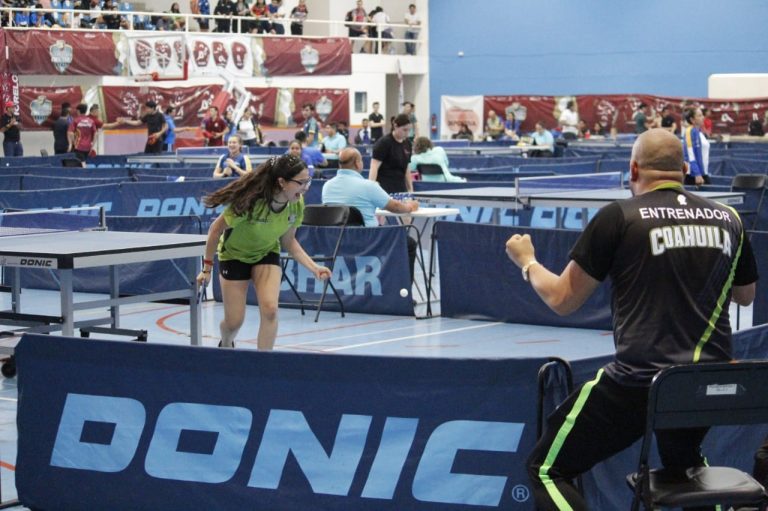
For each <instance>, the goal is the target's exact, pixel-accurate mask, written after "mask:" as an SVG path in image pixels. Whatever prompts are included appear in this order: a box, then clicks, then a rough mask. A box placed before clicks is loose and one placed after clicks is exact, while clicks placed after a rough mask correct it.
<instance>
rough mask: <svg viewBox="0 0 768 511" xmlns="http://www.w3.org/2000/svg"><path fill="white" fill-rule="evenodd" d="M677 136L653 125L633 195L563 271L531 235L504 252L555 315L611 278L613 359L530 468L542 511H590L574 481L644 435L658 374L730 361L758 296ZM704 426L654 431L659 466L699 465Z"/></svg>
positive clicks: (569, 406)
mask: <svg viewBox="0 0 768 511" xmlns="http://www.w3.org/2000/svg"><path fill="white" fill-rule="evenodd" d="M685 170H686V169H685V163H684V161H683V154H682V146H681V144H680V140H679V139H677V137H675V136H674V135H673V134H671V133H669V132H668V131H666V130H664V129H661V128H658V129H651V130H649V131H647V132H645V133H643V134H642V135H640V136H639V137H638V138H637V141H636V142H635V145H634V147H633V148H632V158H631V161H630V187H631V188H632V193H633V195H634V197H633V198H631V199H627V200H622V201H617V202H614V203H612V204H610V205H608V206H606V207H604V208H603V209H601V210H600V211H599V212H598V213H597V215H595V217H594V218H593V220H592V221H591V222H590V224H589V226H588V227H587V229H586V230H585V231H584V233H583V234H582V235H581V237H580V238H579V240H578V241H577V242H576V245H575V246H574V247H573V249H572V250H571V253H570V257H571V261H570V262H569V263H568V265H567V266H566V268H565V270H563V273H562V274H561V275H556V274H554V273H552V272H550V271H549V270H547V269H546V268H544V267H543V266H542V265H541V264H539V263H538V262H536V258H535V252H534V247H533V244H532V242H531V238H530V236H528V235H525V236H520V235H518V234H516V235H513V236H512V237H511V238H510V239H509V240H508V241H507V245H506V249H507V254H508V255H509V257H510V259H512V261H514V263H515V264H517V265H518V266H519V267H521V268H522V270H523V277H524V278H526V279H527V280H530V282H531V285H532V286H533V288H534V290H535V291H536V293H537V294H538V295H539V296H540V297H541V299H542V300H544V302H545V303H546V304H547V305H549V306H550V308H552V309H553V310H554V311H555V312H557V313H558V314H570V313H571V312H573V311H575V310H577V309H578V308H579V307H580V306H581V305H582V304H583V303H584V302H585V301H586V300H587V298H588V297H589V296H590V295H591V294H592V292H593V291H594V290H595V289H596V288H597V286H598V285H599V284H600V281H602V280H603V279H605V277H607V276H610V277H611V283H612V290H611V294H612V298H611V299H612V310H613V314H614V319H613V325H614V328H613V330H614V338H615V344H616V356H615V360H614V361H613V362H611V363H609V364H608V365H606V366H605V367H603V368H602V369H600V370H599V371H598V373H597V375H596V376H595V378H594V379H593V380H592V381H589V382H587V383H585V384H584V385H583V386H582V387H581V388H580V389H578V390H577V391H575V392H574V393H573V394H571V395H570V396H569V397H568V398H567V399H566V401H565V402H564V403H563V404H562V405H561V406H560V407H559V408H558V409H557V410H556V411H555V412H554V413H553V414H552V416H550V417H549V419H548V422H547V429H546V432H545V434H544V436H543V437H542V438H541V439H540V440H539V442H538V443H537V445H536V447H535V448H534V451H533V453H532V454H531V456H530V458H529V460H528V470H529V475H530V476H531V481H532V483H533V490H534V496H535V500H536V505H537V506H538V509H541V510H550V509H565V508H566V507H567V506H570V508H569V509H574V510H585V509H587V504H586V503H585V502H584V499H583V498H582V496H581V495H580V494H579V493H578V492H577V491H576V490H575V489H574V487H573V486H572V483H571V481H572V480H573V478H574V477H575V476H577V475H579V474H581V473H583V472H586V471H587V470H589V469H590V468H591V467H592V466H593V465H595V464H596V463H598V462H600V461H602V460H604V459H606V458H608V457H610V456H612V455H613V454H616V453H618V452H620V451H622V450H623V449H625V448H626V447H629V446H630V445H632V444H633V443H634V442H635V441H636V440H637V439H638V438H640V437H641V436H642V434H643V429H644V427H645V413H646V403H647V397H648V386H649V385H650V382H651V379H652V378H653V376H654V375H655V374H656V373H657V372H658V371H660V370H661V369H663V368H665V367H668V366H671V365H675V364H686V363H697V362H715V361H728V360H730V359H731V327H730V319H729V317H728V304H729V301H730V300H731V299H733V301H734V302H736V303H738V304H740V305H749V304H750V303H752V300H753V299H754V297H755V282H756V281H757V270H756V264H755V258H754V255H753V253H752V248H751V246H750V244H749V240H748V238H747V237H746V236H745V235H744V229H743V227H742V224H741V220H740V218H739V216H738V214H737V213H736V212H735V211H734V210H733V209H731V208H729V207H727V206H724V205H722V204H720V203H717V202H713V201H710V200H707V199H704V198H701V197H699V196H697V195H695V194H693V193H691V192H688V191H686V190H684V189H683V186H682V182H683V176H684V175H685ZM705 434H706V429H701V428H700V429H687V430H666V431H664V432H662V433H660V432H658V431H657V434H656V438H657V442H658V448H659V454H660V456H661V461H662V463H663V465H664V466H665V467H667V468H671V469H684V468H687V467H693V466H697V465H698V466H701V465H703V458H702V456H701V454H700V446H701V441H702V440H703V438H704V435H705Z"/></svg>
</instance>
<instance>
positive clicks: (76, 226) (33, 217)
mask: <svg viewBox="0 0 768 511" xmlns="http://www.w3.org/2000/svg"><path fill="white" fill-rule="evenodd" d="M104 228H105V225H104V219H103V214H102V212H101V208H70V209H56V210H32V211H18V210H16V211H13V210H3V211H2V212H0V237H6V236H28V235H33V234H47V233H57V232H68V231H88V230H103V229H104Z"/></svg>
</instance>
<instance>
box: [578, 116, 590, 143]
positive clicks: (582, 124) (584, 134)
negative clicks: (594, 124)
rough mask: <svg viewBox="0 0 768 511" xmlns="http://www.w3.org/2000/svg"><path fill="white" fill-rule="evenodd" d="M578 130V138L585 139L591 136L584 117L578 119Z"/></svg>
mask: <svg viewBox="0 0 768 511" xmlns="http://www.w3.org/2000/svg"><path fill="white" fill-rule="evenodd" d="M576 127H577V128H578V130H579V135H578V136H579V138H581V139H587V138H589V137H591V136H592V132H590V131H589V127H588V126H587V122H586V121H585V120H584V119H579V124H577V125H576Z"/></svg>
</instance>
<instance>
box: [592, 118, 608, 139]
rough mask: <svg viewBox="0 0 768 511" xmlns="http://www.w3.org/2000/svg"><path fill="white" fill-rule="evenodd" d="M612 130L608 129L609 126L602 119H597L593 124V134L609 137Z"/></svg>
mask: <svg viewBox="0 0 768 511" xmlns="http://www.w3.org/2000/svg"><path fill="white" fill-rule="evenodd" d="M609 133H610V131H609V130H608V127H607V126H606V125H605V124H604V123H602V122H601V121H595V125H594V126H592V135H593V136H594V135H597V136H601V137H607V136H608V134H609Z"/></svg>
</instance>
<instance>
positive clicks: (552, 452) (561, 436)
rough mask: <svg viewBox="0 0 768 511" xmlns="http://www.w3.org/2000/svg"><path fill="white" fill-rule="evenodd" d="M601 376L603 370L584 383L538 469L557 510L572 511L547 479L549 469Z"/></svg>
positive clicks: (548, 478)
mask: <svg viewBox="0 0 768 511" xmlns="http://www.w3.org/2000/svg"><path fill="white" fill-rule="evenodd" d="M602 376H603V370H602V369H600V370H599V371H598V372H597V375H596V376H595V378H594V379H593V380H591V381H588V382H587V383H585V384H584V386H583V387H582V388H581V391H580V392H579V396H578V397H577V398H576V402H575V403H574V404H573V408H572V409H571V411H570V412H569V413H568V415H567V416H566V417H565V421H564V422H563V424H562V426H560V430H559V431H558V432H557V435H555V440H554V441H553V442H552V446H551V447H550V449H549V452H548V453H547V456H546V458H544V463H542V464H541V468H539V480H540V481H541V483H542V484H543V485H544V488H545V489H546V490H547V493H549V497H550V498H551V499H552V501H554V503H555V505H556V506H557V508H558V509H560V510H561V511H573V508H571V505H570V504H568V501H567V500H565V497H564V496H563V494H562V493H560V490H559V489H558V488H557V485H555V482H554V481H553V480H552V478H551V477H549V469H550V468H552V464H553V463H554V462H555V459H557V455H558V454H559V453H560V449H562V447H563V444H564V443H565V439H566V438H567V437H568V434H569V433H570V432H571V430H572V429H573V426H574V424H575V423H576V417H578V415H579V414H580V413H581V410H582V409H583V408H584V403H586V402H587V398H589V394H590V393H591V392H592V389H593V388H594V387H595V385H597V382H598V381H600V378H601V377H602Z"/></svg>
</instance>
